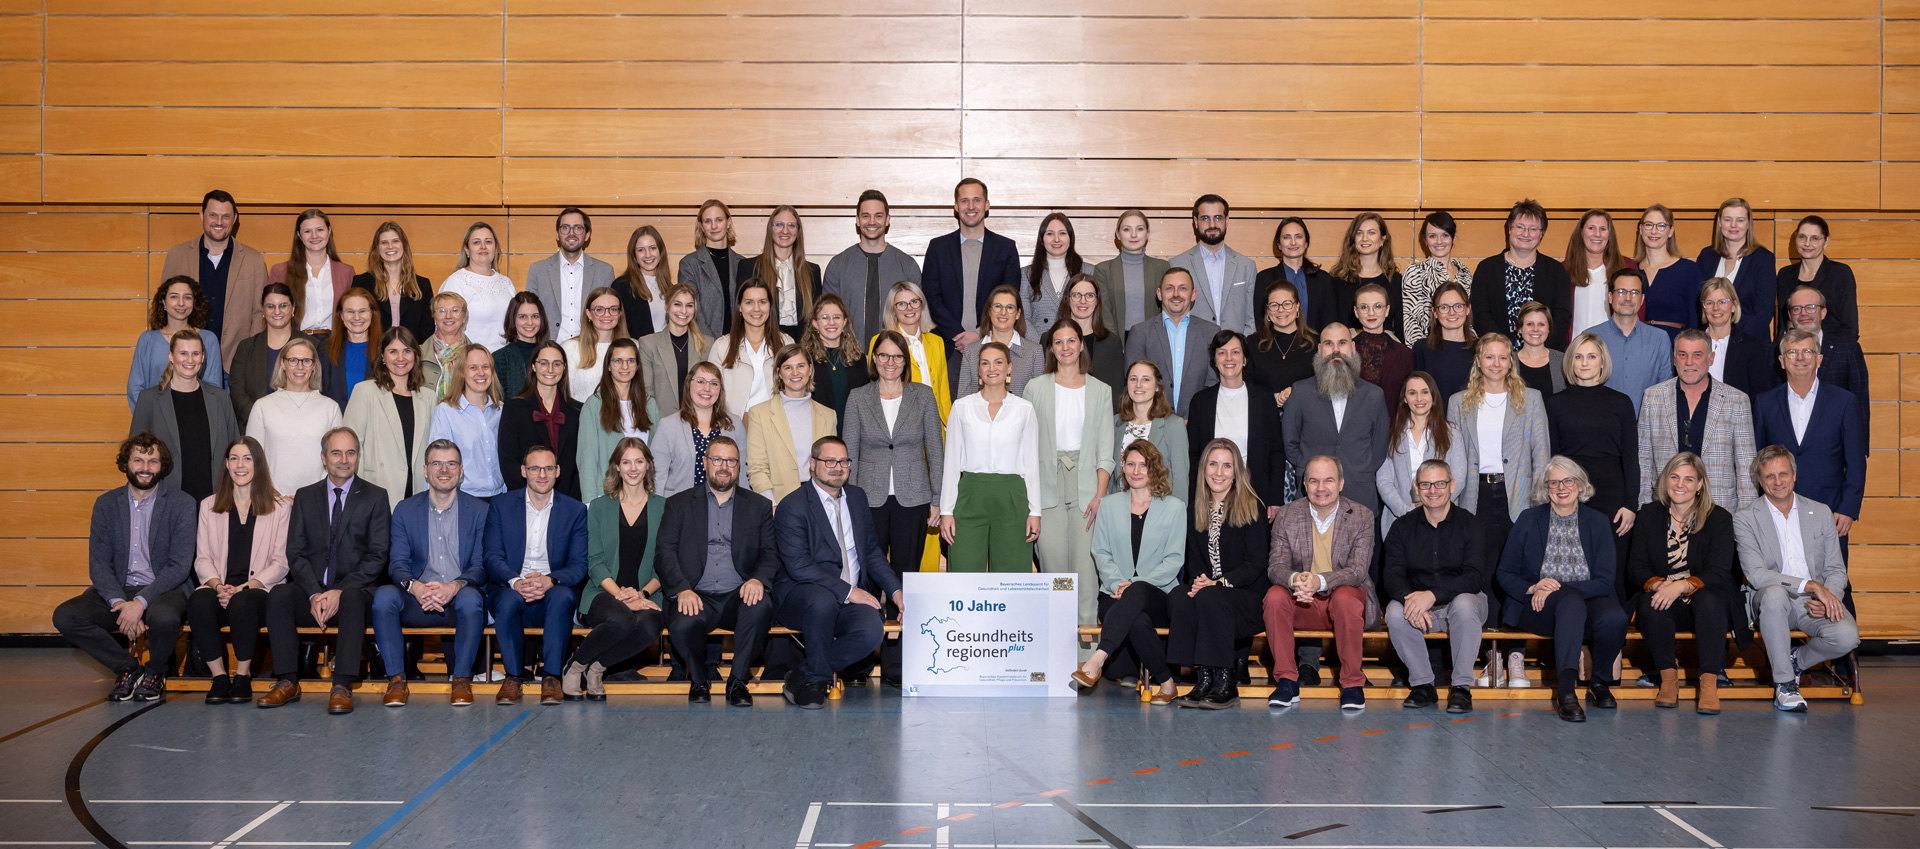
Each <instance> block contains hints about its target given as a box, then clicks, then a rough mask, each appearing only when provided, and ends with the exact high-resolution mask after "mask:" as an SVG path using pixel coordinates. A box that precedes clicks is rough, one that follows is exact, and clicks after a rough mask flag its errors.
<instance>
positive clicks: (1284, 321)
mask: <svg viewBox="0 0 1920 849" xmlns="http://www.w3.org/2000/svg"><path fill="white" fill-rule="evenodd" d="M1260 302H1261V303H1263V304H1265V305H1266V312H1265V315H1266V317H1265V318H1263V319H1262V320H1261V321H1260V329H1258V330H1255V331H1254V332H1253V339H1252V340H1251V341H1252V343H1253V344H1251V345H1250V346H1248V347H1249V350H1248V351H1247V382H1248V383H1251V384H1258V385H1260V386H1265V387H1267V388H1268V389H1271V390H1273V400H1274V403H1276V404H1277V405H1278V406H1279V407H1280V409H1281V412H1282V413H1283V414H1284V413H1285V411H1286V407H1287V397H1288V396H1290V395H1292V394H1293V384H1295V383H1297V382H1299V381H1302V380H1306V379H1307V378H1309V377H1312V376H1313V354H1314V351H1315V350H1317V349H1318V347H1319V344H1320V343H1319V338H1318V334H1316V333H1314V332H1313V328H1311V327H1308V326H1307V324H1306V322H1305V321H1303V320H1301V317H1300V290H1299V289H1298V288H1297V287H1295V286H1294V284H1293V283H1291V282H1289V281H1287V279H1286V278H1284V277H1274V278H1273V279H1271V280H1268V281H1267V285H1265V286H1264V287H1261V290H1260ZM1280 497H1281V499H1283V500H1282V502H1281V503H1285V502H1287V501H1292V500H1294V499H1296V498H1299V497H1300V473H1299V470H1298V469H1295V468H1294V467H1293V466H1292V465H1291V464H1289V465H1288V466H1287V470H1286V474H1285V475H1284V476H1283V477H1282V478H1281V482H1280Z"/></svg>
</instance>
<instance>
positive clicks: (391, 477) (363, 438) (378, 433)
mask: <svg viewBox="0 0 1920 849" xmlns="http://www.w3.org/2000/svg"><path fill="white" fill-rule="evenodd" d="M427 362H429V363H431V362H432V360H428V361H427ZM399 400H400V396H398V395H395V394H393V393H392V392H388V391H387V390H385V389H381V388H380V387H379V386H376V385H375V384H374V382H373V381H371V380H363V381H360V382H359V383H357V384H355V385H354V387H353V394H352V395H351V396H349V397H348V398H347V411H346V413H345V414H343V416H342V419H343V420H344V422H345V424H346V426H347V427H350V428H353V432H354V433H355V434H356V435H358V436H359V437H360V477H363V478H366V479H367V482H368V483H371V484H373V485H374V486H377V487H380V488H381V489H384V490H386V491H387V509H388V510H392V509H394V508H397V507H399V506H400V502H401V501H402V500H403V499H405V498H406V497H407V473H408V471H409V470H411V471H412V472H413V474H414V479H415V480H420V478H421V477H422V476H423V475H425V474H426V473H425V472H422V471H421V467H423V466H425V465H426V461H427V443H428V442H432V441H433V440H431V439H428V438H427V429H428V428H429V427H431V426H432V425H433V408H434V406H435V401H434V397H433V381H431V380H429V381H428V382H427V384H426V385H425V386H422V387H420V388H419V389H416V390H414V391H413V398H412V399H411V400H412V402H413V453H412V454H411V455H409V454H408V453H407V440H406V435H405V434H403V433H401V432H400V410H399V408H398V407H397V406H396V404H397V403H398V402H399ZM421 486H422V488H423V489H422V491H424V487H425V482H424V481H422V482H421Z"/></svg>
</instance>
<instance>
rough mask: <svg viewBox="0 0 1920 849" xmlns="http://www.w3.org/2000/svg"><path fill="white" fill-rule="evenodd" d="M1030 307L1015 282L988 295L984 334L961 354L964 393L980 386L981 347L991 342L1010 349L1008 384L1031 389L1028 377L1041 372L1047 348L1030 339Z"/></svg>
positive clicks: (1020, 389) (1017, 391)
mask: <svg viewBox="0 0 1920 849" xmlns="http://www.w3.org/2000/svg"><path fill="white" fill-rule="evenodd" d="M1028 329H1029V328H1028V324H1027V314H1026V309H1025V308H1024V307H1022V306H1021V300H1020V293H1019V291H1017V290H1015V289H1014V288H1013V287H1012V286H996V287H994V290H993V291H992V292H991V293H989V294H988V295H987V311H986V314H985V315H984V316H982V318H981V323H980V338H979V339H977V340H975V341H974V343H973V344H972V345H968V346H967V349H966V350H965V351H962V352H961V354H960V357H961V359H960V388H959V389H958V390H957V391H958V392H959V393H960V395H961V396H963V397H964V396H967V395H971V394H973V393H975V392H978V391H979V390H980V385H981V384H980V363H979V360H980V351H981V350H982V347H983V346H985V345H986V344H987V343H988V342H998V343H1000V344H1001V345H1003V346H1005V347H1006V349H1007V388H1008V389H1009V390H1010V391H1012V392H1013V394H1015V395H1018V394H1020V393H1022V392H1025V391H1026V389H1027V381H1029V380H1032V379H1034V378H1036V377H1039V376H1040V371H1041V368H1042V366H1044V365H1045V363H1046V352H1045V351H1042V350H1040V347H1039V345H1037V344H1034V343H1033V342H1030V341H1028Z"/></svg>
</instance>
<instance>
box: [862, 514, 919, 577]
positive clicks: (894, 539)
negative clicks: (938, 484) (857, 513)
mask: <svg viewBox="0 0 1920 849" xmlns="http://www.w3.org/2000/svg"><path fill="white" fill-rule="evenodd" d="M927 511H928V506H927V505H925V504H922V505H920V506H918V507H907V506H905V505H902V504H901V503H900V499H899V498H896V497H894V496H891V495H889V496H887V500H886V501H884V502H882V503H880V504H878V505H876V506H875V507H874V508H873V535H874V536H876V537H879V538H880V550H881V551H884V552H886V553H887V563H888V564H889V565H891V566H892V567H893V575H894V577H896V578H897V577H900V576H901V575H905V574H906V573H908V572H918V571H920V557H921V555H923V554H925V553H926V548H927Z"/></svg>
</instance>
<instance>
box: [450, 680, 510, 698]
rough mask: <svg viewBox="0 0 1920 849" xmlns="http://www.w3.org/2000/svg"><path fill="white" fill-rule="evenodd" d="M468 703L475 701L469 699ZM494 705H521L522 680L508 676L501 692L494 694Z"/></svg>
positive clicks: (501, 687) (502, 683)
mask: <svg viewBox="0 0 1920 849" xmlns="http://www.w3.org/2000/svg"><path fill="white" fill-rule="evenodd" d="M455 686H458V684H457V683H456V684H455ZM467 701H473V699H472V698H471V697H469V698H468V699H467ZM493 703H494V704H496V705H517V704H519V703H520V679H518V678H515V677H513V676H507V679H506V680H504V681H501V682H500V690H499V692H496V693H494V694H493ZM454 704H459V702H457V701H456V702H454Z"/></svg>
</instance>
